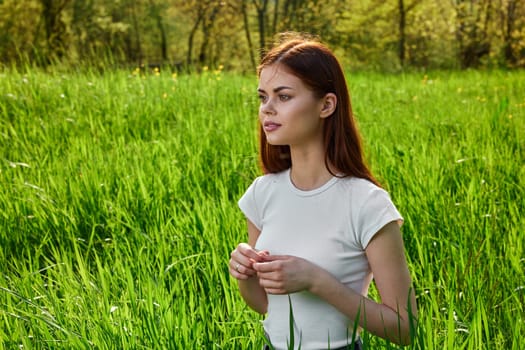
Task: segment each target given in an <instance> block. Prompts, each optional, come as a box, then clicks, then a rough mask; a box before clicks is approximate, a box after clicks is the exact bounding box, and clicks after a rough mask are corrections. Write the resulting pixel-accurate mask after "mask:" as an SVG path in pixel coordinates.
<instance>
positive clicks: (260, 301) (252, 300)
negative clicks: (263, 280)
mask: <svg viewBox="0 0 525 350" xmlns="http://www.w3.org/2000/svg"><path fill="white" fill-rule="evenodd" d="M238 284H239V290H240V292H241V296H242V298H243V299H244V301H245V302H246V304H248V306H249V307H250V308H252V309H253V310H255V311H257V312H258V313H260V314H265V313H266V311H267V309H268V297H267V296H266V292H265V291H264V289H263V288H262V287H261V286H260V285H259V279H258V278H257V276H252V277H250V278H248V279H245V280H238Z"/></svg>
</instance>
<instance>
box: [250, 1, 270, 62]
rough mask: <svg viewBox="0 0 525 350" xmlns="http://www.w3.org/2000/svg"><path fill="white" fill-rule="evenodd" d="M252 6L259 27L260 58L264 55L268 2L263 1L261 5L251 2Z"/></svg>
mask: <svg viewBox="0 0 525 350" xmlns="http://www.w3.org/2000/svg"><path fill="white" fill-rule="evenodd" d="M253 4H254V5H255V8H256V10H257V22H258V25H259V48H260V53H261V54H260V55H261V58H262V57H263V56H264V54H265V53H266V52H265V51H266V10H267V8H268V0H263V1H262V4H259V3H258V2H257V1H256V0H253Z"/></svg>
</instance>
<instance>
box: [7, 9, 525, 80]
mask: <svg viewBox="0 0 525 350" xmlns="http://www.w3.org/2000/svg"><path fill="white" fill-rule="evenodd" d="M282 31H305V32H309V33H312V34H315V35H318V36H320V37H321V38H322V39H323V40H324V41H326V42H327V43H329V44H330V46H331V47H332V48H334V49H335V50H336V52H337V53H338V56H339V57H342V58H343V59H344V60H345V61H349V62H350V65H351V66H353V67H355V68H363V67H366V68H377V69H399V68H403V67H425V68H471V67H474V68H476V67H484V66H491V67H494V66H496V67H509V68H514V67H525V0H447V1H433V0H363V1H340V0H246V1H243V0H222V1H218V0H202V1H197V0H195V1H187V0H184V1H183V0H115V1H105V0H0V59H1V62H2V64H3V65H5V66H9V65H17V64H26V63H31V64H35V65H42V66H46V65H49V64H56V63H59V64H63V65H89V66H99V67H104V66H106V65H108V64H110V63H111V64H118V65H125V66H131V67H132V66H136V67H140V66H143V67H148V66H149V67H152V66H157V65H169V66H171V67H172V68H174V69H184V68H197V69H198V68H199V67H204V66H208V67H218V66H224V67H225V68H226V69H235V70H241V71H249V70H252V69H253V68H254V67H255V66H256V63H257V61H258V58H259V55H260V54H261V53H262V52H263V51H264V49H265V48H266V47H267V46H268V44H269V43H270V42H271V41H272V38H273V37H274V35H275V33H278V32H282Z"/></svg>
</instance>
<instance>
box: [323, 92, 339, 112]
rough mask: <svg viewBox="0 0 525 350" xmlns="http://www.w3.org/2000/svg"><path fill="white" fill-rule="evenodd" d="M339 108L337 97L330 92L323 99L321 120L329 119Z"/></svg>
mask: <svg viewBox="0 0 525 350" xmlns="http://www.w3.org/2000/svg"><path fill="white" fill-rule="evenodd" d="M336 107H337V96H336V95H335V94H334V93H332V92H329V93H327V94H326V95H324V97H323V107H322V109H321V115H320V116H321V118H328V117H329V116H331V115H332V114H334V112H335V108H336Z"/></svg>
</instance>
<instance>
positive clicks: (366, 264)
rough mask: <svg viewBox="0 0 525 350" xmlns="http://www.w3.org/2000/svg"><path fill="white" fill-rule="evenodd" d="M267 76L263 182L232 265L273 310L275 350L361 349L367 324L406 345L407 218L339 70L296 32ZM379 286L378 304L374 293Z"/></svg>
mask: <svg viewBox="0 0 525 350" xmlns="http://www.w3.org/2000/svg"><path fill="white" fill-rule="evenodd" d="M258 75H259V88H258V93H259V98H260V107H259V120H260V157H261V163H262V168H263V171H264V173H265V175H263V176H261V177H258V178H257V179H255V181H254V182H253V183H252V184H251V186H250V187H249V188H248V190H247V191H246V193H245V194H244V195H243V196H242V198H241V199H240V200H239V206H240V208H241V210H242V211H243V213H244V214H245V216H246V218H247V223H248V242H247V243H240V244H239V245H238V246H237V247H236V248H235V249H234V250H233V251H232V253H231V259H230V262H229V269H230V273H231V275H232V276H233V277H235V278H236V279H237V280H238V284H239V289H240V292H241V295H242V297H243V298H244V300H245V301H246V303H247V304H248V305H249V306H250V307H251V308H252V309H254V310H255V311H257V312H259V313H261V314H267V315H266V319H265V320H264V329H265V333H266V335H267V338H268V342H269V343H270V344H271V345H272V346H273V348H275V349H288V347H289V346H290V345H291V342H293V343H294V348H295V349H297V348H298V347H299V344H300V346H301V349H303V350H310V349H312V350H313V349H315V350H319V349H339V348H341V349H359V348H360V340H359V334H358V332H359V328H360V327H364V328H365V329H366V330H367V331H368V332H370V333H373V334H375V335H377V336H379V337H382V338H385V339H388V340H389V341H392V342H394V343H397V344H408V343H409V342H410V340H411V334H410V332H411V331H410V330H411V329H412V327H411V326H413V324H412V322H413V321H414V320H415V317H416V313H417V306H416V302H415V296H414V293H413V291H412V289H411V279H410V274H409V271H408V267H407V263H406V260H405V255H404V246H403V241H402V237H401V233H400V226H401V224H402V220H403V219H402V217H401V216H400V214H399V213H398V211H397V209H396V208H395V206H394V204H393V203H392V201H391V200H390V198H389V195H388V194H387V192H385V191H384V190H383V189H382V188H381V187H380V186H379V184H378V183H377V181H376V180H375V179H374V177H373V175H372V174H371V172H370V170H369V169H368V168H367V166H366V165H365V162H364V160H363V154H362V147H361V144H360V137H359V134H358V131H357V128H356V125H355V121H354V119H353V115H352V110H351V105H350V98H349V93H348V88H347V86H346V82H345V77H344V74H343V71H342V68H341V66H340V64H339V62H338V61H337V59H336V58H335V56H334V55H333V53H332V52H331V51H330V50H329V49H328V48H327V47H326V46H324V45H323V44H321V43H319V42H317V41H315V40H311V39H307V38H304V37H298V36H293V37H287V38H286V39H285V40H284V41H282V42H280V43H279V44H277V45H276V46H275V47H274V48H273V49H272V50H271V51H269V52H268V54H267V55H266V56H265V57H264V58H263V59H262V61H261V64H260V66H259V70H258ZM372 278H374V280H375V284H376V286H377V289H378V291H379V294H380V296H381V302H376V301H373V300H371V299H368V298H367V297H366V296H367V292H368V287H369V285H370V282H371V280H372ZM290 321H292V323H290ZM291 324H293V327H292V326H290V325H291ZM291 328H293V329H291ZM352 346H353V347H352Z"/></svg>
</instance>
